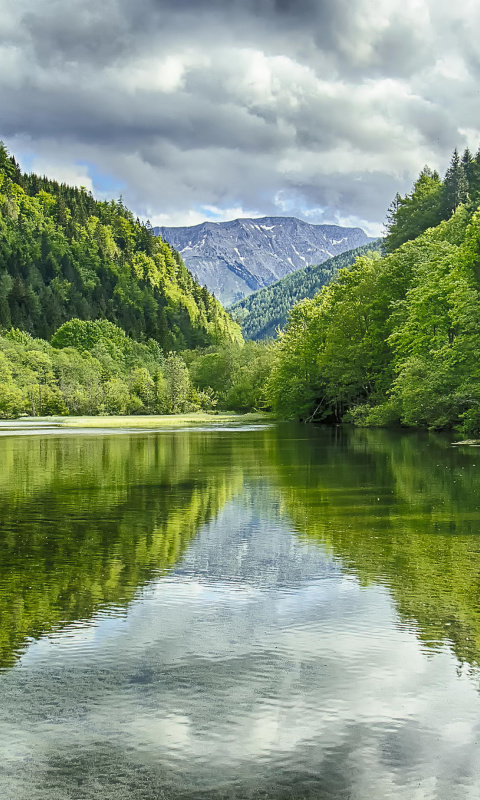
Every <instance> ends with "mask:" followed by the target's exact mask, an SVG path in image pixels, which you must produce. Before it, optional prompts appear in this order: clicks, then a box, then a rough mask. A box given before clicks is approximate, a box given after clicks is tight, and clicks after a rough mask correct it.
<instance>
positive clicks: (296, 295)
mask: <svg viewBox="0 0 480 800" xmlns="http://www.w3.org/2000/svg"><path fill="white" fill-rule="evenodd" d="M381 249H382V240H381V239H374V240H373V241H371V242H369V243H368V244H365V245H362V246H361V247H356V248H355V249H352V250H346V251H345V252H344V253H341V254H340V255H338V256H333V257H332V258H329V259H327V260H326V261H323V262H322V263H321V264H315V265H312V266H308V267H305V268H304V269H299V270H297V271H296V272H291V273H290V274H289V275H286V276H285V277H284V278H281V279H280V280H279V281H276V283H272V284H271V285H270V286H265V287H264V288H262V289H258V291H256V292H253V293H252V294H250V295H248V296H247V297H244V298H243V300H239V301H238V302H237V303H234V304H233V305H232V306H230V307H229V308H228V311H229V312H230V313H231V314H232V316H233V318H234V319H235V320H236V321H237V322H238V323H239V325H241V327H242V333H243V335H244V337H245V339H252V340H254V341H255V340H260V339H267V338H270V337H275V334H276V330H277V328H283V327H284V325H285V323H286V321H287V316H288V313H289V311H290V309H291V308H292V307H293V306H294V305H295V304H296V303H298V302H300V300H305V299H306V298H311V297H313V296H314V295H315V294H316V293H317V292H318V291H320V289H321V288H322V286H325V285H326V284H327V283H329V282H330V281H331V280H332V278H334V277H335V275H336V274H337V273H338V271H339V270H340V269H342V268H344V267H349V266H351V265H352V264H353V263H354V261H355V259H356V258H358V256H362V255H368V254H373V253H374V252H375V251H376V250H379V251H380V250H381Z"/></svg>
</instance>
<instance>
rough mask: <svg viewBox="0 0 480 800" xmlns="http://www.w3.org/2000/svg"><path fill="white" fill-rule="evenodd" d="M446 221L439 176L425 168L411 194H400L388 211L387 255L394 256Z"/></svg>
mask: <svg viewBox="0 0 480 800" xmlns="http://www.w3.org/2000/svg"><path fill="white" fill-rule="evenodd" d="M447 216H449V215H448V214H447ZM445 218H446V217H445V215H444V201H443V186H442V182H441V180H440V177H439V175H438V172H432V171H431V170H430V169H429V167H424V168H423V170H422V172H421V173H420V175H419V177H418V179H417V180H416V181H415V184H414V187H413V191H412V193H411V194H407V195H405V197H401V196H400V195H399V194H397V195H396V197H395V199H394V201H393V203H392V204H391V206H390V208H389V210H388V215H387V230H388V233H387V236H386V239H385V247H386V249H387V251H388V252H390V253H391V252H393V250H396V249H397V247H400V245H402V244H403V243H404V242H408V241H409V240H410V239H415V238H416V237H417V236H419V235H420V234H421V233H423V231H425V230H427V228H432V227H434V226H435V225H438V224H439V222H441V220H442V219H445Z"/></svg>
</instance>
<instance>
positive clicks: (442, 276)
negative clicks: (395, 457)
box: [266, 151, 480, 433]
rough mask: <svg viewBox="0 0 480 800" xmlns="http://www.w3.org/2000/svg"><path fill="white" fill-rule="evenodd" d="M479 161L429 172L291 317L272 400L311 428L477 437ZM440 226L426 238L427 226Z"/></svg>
mask: <svg viewBox="0 0 480 800" xmlns="http://www.w3.org/2000/svg"><path fill="white" fill-rule="evenodd" d="M479 200H480V155H478V154H477V156H476V157H475V158H474V159H472V157H471V156H470V154H469V153H468V151H467V152H466V153H465V154H464V155H463V157H462V158H460V157H459V155H458V153H457V152H456V151H455V153H454V155H453V157H452V162H451V165H450V167H449V169H448V171H447V174H446V176H445V179H444V180H443V181H441V180H440V179H439V177H438V174H436V173H434V172H432V171H431V170H429V169H428V168H425V169H424V170H423V171H422V173H421V175H420V177H419V179H418V180H417V182H416V183H415V186H414V188H413V191H412V193H411V194H410V195H407V196H406V197H404V198H401V197H398V196H397V198H396V200H395V202H394V204H393V205H392V207H391V209H390V214H389V219H388V233H387V237H386V248H387V251H388V254H387V255H386V256H385V257H384V258H369V257H367V256H362V257H361V258H359V259H357V260H356V262H355V264H354V265H353V267H352V268H350V269H348V270H342V271H340V273H339V275H338V278H337V280H336V281H334V282H332V283H331V284H330V285H329V286H327V287H325V288H324V289H322V291H321V292H320V293H319V294H317V295H316V296H315V297H314V298H313V299H311V300H305V301H303V302H301V303H299V304H298V305H297V306H295V307H294V309H293V310H292V312H291V313H290V317H289V322H288V324H287V326H286V329H285V332H284V334H283V336H282V337H281V338H280V341H279V343H278V347H277V349H276V355H275V362H274V366H273V370H272V373H271V375H270V378H269V382H268V387H267V392H266V396H267V397H268V399H269V402H270V403H271V404H272V406H273V408H274V409H275V410H276V411H277V413H279V414H281V415H282V416H287V417H301V418H303V419H308V420H312V421H319V422H320V421H330V422H340V421H348V422H354V423H355V424H357V425H392V424H398V423H401V424H403V425H407V426H419V427H429V428H451V427H459V428H461V429H462V430H464V431H465V432H466V433H478V432H479V431H480V368H479V357H478V356H479V353H480V210H477V203H478V202H479ZM432 224H433V225H435V227H429V226H431V225H432Z"/></svg>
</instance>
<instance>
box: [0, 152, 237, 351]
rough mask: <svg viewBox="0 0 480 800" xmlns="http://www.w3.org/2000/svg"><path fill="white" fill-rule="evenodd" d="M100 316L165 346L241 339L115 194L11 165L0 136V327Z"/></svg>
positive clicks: (51, 326) (27, 327) (39, 333)
mask: <svg viewBox="0 0 480 800" xmlns="http://www.w3.org/2000/svg"><path fill="white" fill-rule="evenodd" d="M73 318H78V319H82V320H95V319H105V320H108V321H109V322H112V323H113V324H115V325H117V326H118V327H120V328H121V329H122V330H124V331H125V333H126V334H127V335H128V336H130V337H132V338H133V339H136V340H139V341H142V340H145V339H148V338H151V339H153V340H155V341H156V342H158V344H159V345H160V346H161V347H162V349H163V350H164V351H168V350H180V349H184V348H186V347H199V346H208V345H210V344H219V343H223V342H231V341H241V334H240V331H239V329H238V327H237V326H236V325H235V324H234V323H233V322H232V320H231V318H230V316H229V315H228V314H227V313H226V312H225V311H224V309H223V307H222V306H221V305H220V303H219V302H218V301H217V300H216V299H215V298H214V297H212V295H211V294H210V293H209V292H208V291H207V289H206V288H204V287H201V286H199V284H198V283H197V282H196V281H195V279H194V278H193V277H192V275H191V274H190V273H189V271H188V270H187V268H186V267H185V264H184V263H183V261H182V259H181V257H180V256H179V254H178V253H177V252H176V251H174V250H172V248H170V247H169V245H167V244H166V243H165V242H163V241H162V240H161V239H160V238H158V237H156V236H154V235H153V232H152V229H151V226H150V225H149V224H148V223H146V224H143V223H141V222H140V220H138V219H135V218H134V216H133V214H132V213H131V212H130V211H129V210H128V209H127V208H126V207H125V206H124V204H123V201H122V200H121V199H120V200H118V201H114V200H112V201H109V202H107V201H103V202H100V201H98V200H95V199H94V198H93V196H92V194H91V193H90V192H87V191H86V190H85V189H83V188H80V189H78V188H75V187H72V186H67V185H65V184H59V183H58V182H56V181H52V180H49V179H48V178H45V177H43V178H42V177H40V176H38V175H35V174H25V173H22V171H21V170H20V168H19V166H18V164H17V162H16V160H15V158H14V157H12V156H10V155H9V153H8V152H7V150H6V148H5V146H4V145H3V144H2V143H0V328H3V329H9V328H10V327H13V328H19V329H20V330H23V331H26V332H27V333H30V334H31V335H32V336H35V337H40V338H42V339H50V338H51V336H52V335H53V333H54V332H55V331H56V330H57V329H58V328H59V327H60V326H61V325H62V324H63V323H64V322H67V321H68V320H69V319H73Z"/></svg>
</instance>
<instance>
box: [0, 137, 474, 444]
mask: <svg viewBox="0 0 480 800" xmlns="http://www.w3.org/2000/svg"><path fill="white" fill-rule="evenodd" d="M479 204H480V152H479V153H477V154H476V155H475V156H472V155H471V153H470V152H469V151H468V150H466V151H465V152H464V153H463V155H462V156H460V155H459V153H458V152H457V151H456V150H455V151H454V153H453V156H452V159H451V163H450V166H449V168H448V169H447V172H446V174H445V176H444V178H443V179H441V178H440V176H439V175H438V173H437V172H435V171H433V170H431V169H429V168H428V167H424V169H423V170H422V171H421V173H420V175H419V177H418V179H417V180H416V181H415V184H414V186H413V188H412V190H411V192H410V193H408V194H406V195H405V196H400V195H397V196H396V197H395V199H394V201H393V202H392V204H391V206H390V208H389V210H388V215H387V223H386V236H385V239H384V240H383V242H382V247H381V250H382V252H380V251H379V246H378V243H371V244H370V245H368V246H367V247H366V248H363V250H362V253H361V254H360V255H359V254H358V252H357V253H355V252H354V251H352V252H350V253H346V254H343V256H340V257H337V259H333V260H332V262H335V263H332V264H330V265H329V266H326V265H325V264H324V265H320V266H319V267H312V268H310V269H307V270H302V271H300V273H295V274H293V275H291V276H289V277H288V278H287V279H285V280H284V281H281V282H279V283H278V284H276V285H275V286H274V287H268V290H263V291H262V292H259V293H257V295H253V296H252V298H249V299H248V300H246V301H243V303H242V304H240V306H241V309H238V308H237V309H236V311H237V312H238V311H239V310H240V311H242V310H243V312H245V311H247V316H245V314H244V317H245V319H244V321H243V324H244V331H245V335H246V336H247V337H249V336H252V338H253V337H261V336H262V335H264V334H265V333H266V332H267V331H268V332H269V333H270V334H273V332H274V329H275V326H276V322H275V320H277V319H278V320H279V325H281V324H283V321H284V319H285V314H286V313H287V310H288V306H289V305H290V304H291V303H294V302H295V301H296V300H297V299H299V298H301V297H302V296H303V298H304V299H300V300H299V302H296V303H295V305H293V307H292V308H291V309H290V310H289V311H288V317H287V320H286V323H285V327H284V329H283V330H280V332H279V335H278V338H277V339H276V340H273V339H268V338H266V339H265V340H263V341H244V339H243V337H242V333H241V331H240V328H239V326H238V325H237V324H236V323H235V322H234V321H233V320H232V318H231V317H230V316H229V314H228V313H227V312H226V311H225V310H224V309H223V308H222V307H221V306H220V304H219V303H218V302H217V301H216V300H215V298H214V297H212V296H211V295H210V294H209V293H208V291H207V290H206V289H205V288H202V287H200V286H199V285H198V284H197V283H196V281H195V280H194V279H193V277H192V276H191V275H190V273H189V272H188V270H187V269H186V268H185V266H184V264H183V262H182V260H181V258H180V256H179V255H178V253H175V251H173V250H171V248H170V247H169V246H168V245H167V244H165V243H164V242H162V240H161V239H159V238H156V237H154V236H153V235H152V233H151V230H150V228H149V226H148V224H145V225H144V224H142V223H141V222H140V221H139V220H136V219H134V218H133V216H132V214H131V213H130V212H129V211H128V210H127V209H126V208H125V207H124V205H123V203H122V201H116V202H114V201H110V202H98V201H96V200H94V199H93V197H92V196H91V195H90V194H89V193H88V192H86V191H85V190H84V189H74V188H71V187H68V186H65V185H59V184H57V183H55V182H52V181H49V180H48V179H46V178H39V177H38V176H36V175H24V174H22V173H21V171H20V170H19V168H18V165H17V163H16V161H15V159H14V158H13V157H11V156H10V155H9V154H8V153H7V151H6V150H5V148H4V147H2V148H1V149H0V281H1V285H2V291H1V293H0V329H1V330H0V375H1V385H0V415H1V416H3V417H14V416H17V415H19V414H29V415H33V416H37V415H48V414H125V413H130V414H132V413H138V414H142V413H163V414H164V413H181V412H188V411H193V410H197V409H206V410H212V411H213V410H214V409H224V410H232V411H248V410H251V409H266V410H272V411H273V412H274V413H275V415H276V416H277V417H278V418H286V419H300V420H303V421H310V422H319V423H320V422H324V423H339V422H343V423H352V424H354V425H357V426H392V425H403V426H410V427H425V428H432V429H449V428H455V429H458V430H461V431H463V432H465V433H467V434H469V435H477V434H480V368H479V359H478V354H479V352H480V210H478V206H479ZM355 256H356V257H355ZM353 259H354V260H353ZM352 261H353V263H352ZM326 270H329V271H330V273H331V274H332V275H333V277H332V278H331V280H330V281H329V282H328V284H326V285H324V284H325V280H326V279H328V275H327V274H326ZM319 287H320V291H316V289H317V288H319ZM276 304H277V305H276ZM237 316H238V315H237ZM247 320H248V329H247Z"/></svg>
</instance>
